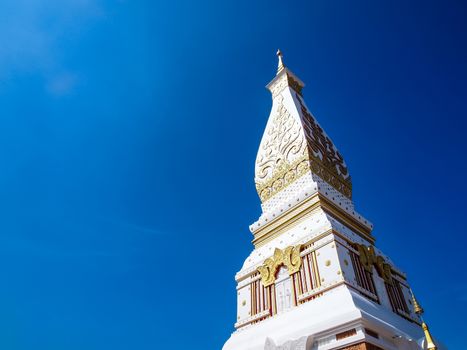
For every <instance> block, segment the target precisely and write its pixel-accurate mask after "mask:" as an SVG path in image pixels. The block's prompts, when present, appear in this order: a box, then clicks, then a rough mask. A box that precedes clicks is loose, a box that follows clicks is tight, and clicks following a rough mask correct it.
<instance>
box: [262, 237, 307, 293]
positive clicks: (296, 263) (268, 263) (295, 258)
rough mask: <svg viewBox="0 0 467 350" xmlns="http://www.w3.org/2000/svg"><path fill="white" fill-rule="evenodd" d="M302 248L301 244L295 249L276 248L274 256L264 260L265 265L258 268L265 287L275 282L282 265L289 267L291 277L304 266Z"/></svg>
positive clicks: (291, 247) (290, 247)
mask: <svg viewBox="0 0 467 350" xmlns="http://www.w3.org/2000/svg"><path fill="white" fill-rule="evenodd" d="M301 248H302V245H301V244H299V245H297V246H295V247H293V246H289V247H287V248H285V249H284V250H281V249H279V248H276V249H275V250H274V254H273V256H272V257H270V258H267V259H266V260H264V263H263V265H262V266H259V267H258V271H259V273H260V274H261V282H262V283H263V286H265V287H268V286H270V285H271V284H273V283H274V282H275V280H276V273H277V270H278V269H279V267H280V266H282V265H285V266H286V267H287V269H288V270H289V275H293V274H294V273H296V272H298V271H299V270H300V266H301V264H302V259H301V257H300V250H301Z"/></svg>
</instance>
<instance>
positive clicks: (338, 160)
mask: <svg viewBox="0 0 467 350" xmlns="http://www.w3.org/2000/svg"><path fill="white" fill-rule="evenodd" d="M296 97H297V100H298V102H299V103H300V108H301V112H302V114H303V117H304V119H303V127H304V129H305V135H306V139H307V141H308V142H307V144H308V147H309V153H310V155H311V158H312V171H313V172H314V173H316V174H317V175H319V176H320V177H321V178H322V179H323V180H324V181H326V182H328V183H329V184H330V185H331V186H333V187H334V188H335V189H337V190H338V191H339V192H341V193H342V194H343V195H345V196H346V197H348V198H351V197H352V182H351V178H350V175H349V171H348V169H347V165H346V164H345V162H344V158H343V157H342V155H341V154H340V153H339V151H338V150H337V148H336V147H335V146H334V144H333V143H332V141H331V139H330V138H329V137H328V136H327V135H326V134H325V133H324V131H323V129H322V128H321V127H320V126H319V125H318V123H317V122H316V120H315V118H314V117H313V116H312V115H311V113H310V112H309V111H308V109H307V108H306V107H305V104H304V103H303V100H302V98H301V96H300V95H299V94H297V95H296Z"/></svg>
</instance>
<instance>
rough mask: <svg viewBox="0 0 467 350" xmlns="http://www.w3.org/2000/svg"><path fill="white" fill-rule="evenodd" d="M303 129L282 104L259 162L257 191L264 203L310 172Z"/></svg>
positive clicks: (257, 163) (269, 131) (261, 151)
mask: <svg viewBox="0 0 467 350" xmlns="http://www.w3.org/2000/svg"><path fill="white" fill-rule="evenodd" d="M308 159H309V157H308V148H307V142H306V138H305V134H304V132H303V127H302V124H301V122H300V120H298V119H297V118H294V117H293V116H292V115H291V114H290V113H289V112H288V111H287V109H286V108H285V106H284V105H283V104H282V101H279V106H278V108H277V111H276V113H275V114H274V116H273V119H272V120H271V125H268V127H267V130H266V135H265V137H264V138H263V140H262V142H261V145H260V150H259V152H258V156H257V158H256V177H255V182H256V190H257V191H258V194H259V196H260V198H261V201H262V202H264V201H266V200H268V199H269V198H270V197H272V196H273V195H274V194H276V193H277V192H279V191H280V190H282V189H283V188H285V187H286V186H287V185H289V184H290V183H292V182H293V181H295V180H296V179H297V178H298V177H300V176H301V175H303V174H305V173H306V171H307V170H309V169H310V168H309V162H308Z"/></svg>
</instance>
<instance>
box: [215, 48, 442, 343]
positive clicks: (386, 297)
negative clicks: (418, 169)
mask: <svg viewBox="0 0 467 350" xmlns="http://www.w3.org/2000/svg"><path fill="white" fill-rule="evenodd" d="M278 57H279V66H278V70H277V75H276V76H275V78H274V79H273V80H272V81H271V82H270V83H269V84H268V85H267V88H268V89H269V91H270V92H271V94H272V109H271V113H270V115H269V120H268V122H267V125H266V130H265V132H264V135H263V138H262V140H261V144H260V146H259V150H258V155H257V158H256V167H255V183H256V189H257V191H258V194H259V197H260V199H261V202H262V204H261V207H262V214H261V216H260V217H259V219H258V220H257V221H256V222H255V223H253V224H252V225H251V226H250V230H251V232H252V233H253V245H254V249H253V251H252V252H251V254H250V256H248V257H247V258H246V260H245V263H244V264H243V267H242V268H241V270H240V271H239V272H238V273H237V274H236V275H235V280H236V282H237V299H238V304H237V322H236V323H235V331H234V332H233V333H232V335H231V337H230V338H229V339H228V341H227V342H226V343H225V345H224V347H223V349H224V350H247V349H248V350H263V349H267V350H272V349H287V350H293V349H294V350H295V349H297V350H305V349H306V350H310V349H319V350H327V349H348V350H350V349H352V350H358V349H371V350H378V349H388V350H389V349H391V350H392V349H414V350H415V349H417V350H418V349H432V350H433V349H440V348H441V347H440V346H439V345H438V344H436V345H435V342H434V340H433V339H432V337H431V335H430V333H429V331H428V327H427V326H426V324H425V323H424V322H423V320H422V319H421V317H420V315H421V312H422V309H421V307H419V305H418V304H417V302H416V300H415V298H414V297H413V295H412V292H411V289H410V287H409V284H408V282H407V277H406V275H405V274H404V272H402V271H401V270H400V269H399V268H398V267H397V266H396V265H394V263H393V262H392V261H391V260H390V259H389V258H388V256H386V255H385V254H384V253H382V252H381V251H380V250H379V249H378V248H376V247H375V245H374V243H375V239H374V237H373V236H372V233H371V232H372V228H373V225H372V224H371V223H370V222H369V221H368V220H367V219H366V218H365V217H363V215H361V214H359V213H358V212H357V211H356V210H355V208H354V203H353V201H352V182H351V178H350V174H349V171H348V169H347V165H346V164H345V162H344V159H343V157H342V155H341V154H340V153H339V151H338V150H337V148H336V146H335V145H334V143H333V142H332V141H331V139H330V138H329V136H328V135H327V134H326V133H325V132H324V130H323V129H322V128H321V127H320V125H319V124H318V122H317V121H316V119H315V118H314V117H313V115H312V114H311V113H310V111H309V110H308V108H307V107H306V105H305V102H304V100H303V96H302V88H303V87H304V84H303V82H302V81H301V80H300V79H299V78H298V77H297V76H295V75H294V74H293V73H292V72H291V71H290V70H289V69H288V68H287V67H285V65H284V64H283V61H282V54H281V53H280V51H278Z"/></svg>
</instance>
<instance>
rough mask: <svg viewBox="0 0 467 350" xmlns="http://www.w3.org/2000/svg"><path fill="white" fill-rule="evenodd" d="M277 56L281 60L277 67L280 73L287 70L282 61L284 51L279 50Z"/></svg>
mask: <svg viewBox="0 0 467 350" xmlns="http://www.w3.org/2000/svg"><path fill="white" fill-rule="evenodd" d="M276 55H277V57H278V58H279V63H278V65H277V73H279V72H280V71H281V70H283V69H284V68H285V66H284V62H283V61H282V51H281V50H277V52H276Z"/></svg>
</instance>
